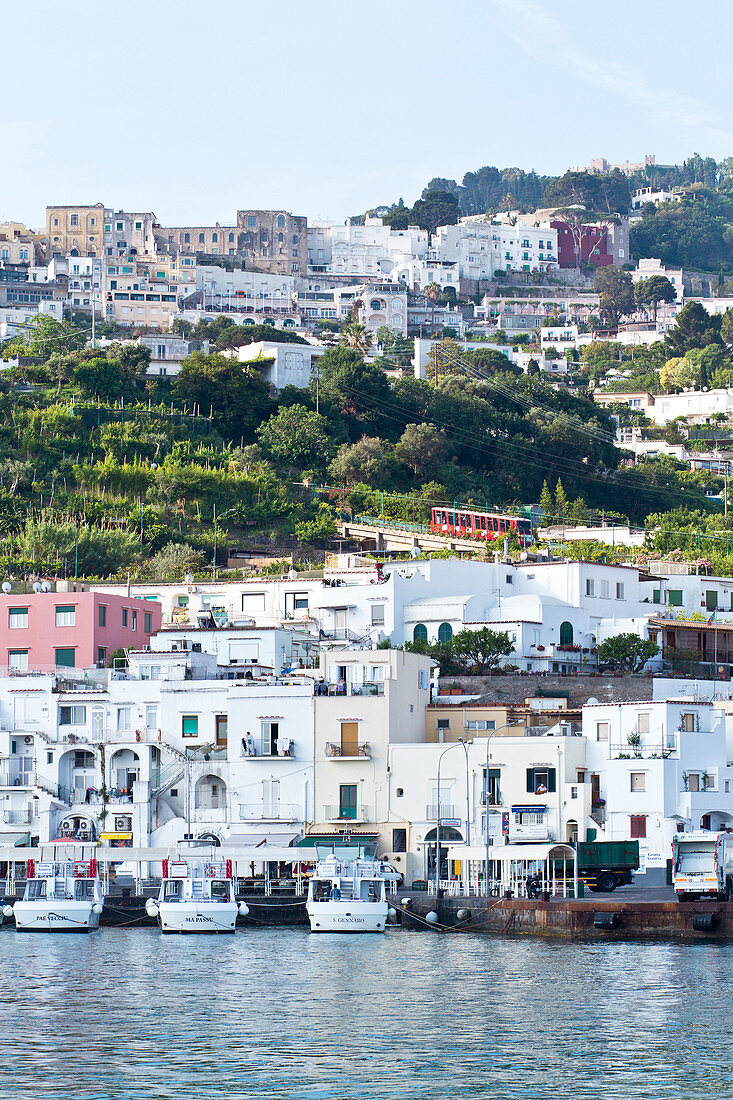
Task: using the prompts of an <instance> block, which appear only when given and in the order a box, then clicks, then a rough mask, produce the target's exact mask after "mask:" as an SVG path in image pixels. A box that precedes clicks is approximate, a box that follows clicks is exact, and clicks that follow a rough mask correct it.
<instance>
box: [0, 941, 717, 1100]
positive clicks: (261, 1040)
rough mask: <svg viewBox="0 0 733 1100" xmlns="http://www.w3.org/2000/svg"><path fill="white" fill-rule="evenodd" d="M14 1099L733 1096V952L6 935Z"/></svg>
mask: <svg viewBox="0 0 733 1100" xmlns="http://www.w3.org/2000/svg"><path fill="white" fill-rule="evenodd" d="M0 974H1V975H2V978H1V979H0V989H1V996H2V1011H1V1014H0V1020H1V1021H2V1023H1V1024H0V1027H1V1028H2V1052H3V1054H2V1073H1V1074H0V1097H2V1100H5V1098H10V1097H13V1100H25V1098H26V1097H29V1098H32V1100H44V1098H46V1097H52V1098H54V1100H55V1098H63V1100H111V1098H115V1100H142V1098H145V1100H148V1098H156V1100H157V1098H169V1097H171V1098H172V1097H177V1098H185V1100H189V1098H195V1100H209V1098H212V1100H214V1098H215V1100H224V1098H226V1100H239V1098H240V1097H260V1096H262V1097H272V1098H274V1100H280V1098H287V1100H331V1098H334V1100H352V1098H353V1100H372V1098H374V1100H377V1098H382V1097H384V1098H391V1097H397V1098H399V1100H445V1098H450V1100H464V1098H471V1100H475V1098H477V1097H479V1098H480V1097H493V1098H496V1100H513V1098H515V1097H521V1098H532V1100H544V1098H545V1097H547V1098H550V1097H578V1098H586V1097H587V1098H591V1097H603V1098H604V1100H606V1098H609V1097H612V1098H615V1097H619V1098H621V1097H623V1098H624V1100H626V1098H630V1097H634V1098H650V1100H659V1098H665V1097H679V1098H684V1100H697V1098H705V1100H709V1098H711V1097H718V1096H720V1097H733V1053H732V1048H731V1043H730V1040H729V1037H728V1032H729V1029H730V1019H731V1005H732V1004H733V977H732V975H733V947H727V946H722V947H721V946H718V945H706V944H694V945H667V944H646V943H634V944H626V943H608V944H605V943H597V942H590V943H575V944H567V943H555V942H546V941H536V940H528V939H526V940H525V939H523V940H505V939H498V938H497V939H495V938H491V937H488V936H486V937H484V936H478V935H452V936H439V935H435V934H429V933H409V932H400V931H393V932H390V933H389V934H387V935H384V936H373V937H359V936H335V935H325V936H311V935H310V934H309V933H308V932H307V931H305V930H300V929H258V930H251V929H248V930H247V931H245V932H238V933H237V935H236V936H235V937H227V938H223V937H222V938H209V937H206V936H199V937H196V936H189V937H181V938H178V937H162V936H161V935H160V934H159V933H158V932H156V931H153V930H140V929H135V930H115V929H102V930H101V931H99V932H96V933H93V934H91V935H90V936H64V935H58V934H57V935H53V934H49V935H39V936H30V935H18V934H16V933H15V932H14V931H12V930H10V929H6V930H3V931H2V932H0Z"/></svg>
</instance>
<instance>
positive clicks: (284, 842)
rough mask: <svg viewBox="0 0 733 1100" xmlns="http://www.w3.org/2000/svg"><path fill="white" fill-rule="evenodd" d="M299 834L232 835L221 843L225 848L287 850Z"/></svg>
mask: <svg viewBox="0 0 733 1100" xmlns="http://www.w3.org/2000/svg"><path fill="white" fill-rule="evenodd" d="M299 836H300V833H299V832H298V833H232V834H231V836H229V837H227V838H226V840H224V841H223V842H222V847H226V848H273V847H275V848H287V847H289V846H290V845H291V844H292V843H293V841H294V840H297V839H298V837H299Z"/></svg>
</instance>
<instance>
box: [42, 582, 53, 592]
mask: <svg viewBox="0 0 733 1100" xmlns="http://www.w3.org/2000/svg"><path fill="white" fill-rule="evenodd" d="M41 591H42V592H50V591H51V582H50V581H44V582H43V584H42V585H41Z"/></svg>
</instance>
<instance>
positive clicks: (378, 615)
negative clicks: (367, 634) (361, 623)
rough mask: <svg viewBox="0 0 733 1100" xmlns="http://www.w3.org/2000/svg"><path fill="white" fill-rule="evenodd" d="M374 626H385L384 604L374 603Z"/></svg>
mask: <svg viewBox="0 0 733 1100" xmlns="http://www.w3.org/2000/svg"><path fill="white" fill-rule="evenodd" d="M372 626H384V604H383V603H373V604H372Z"/></svg>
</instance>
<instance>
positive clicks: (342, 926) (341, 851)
mask: <svg viewBox="0 0 733 1100" xmlns="http://www.w3.org/2000/svg"><path fill="white" fill-rule="evenodd" d="M316 854H317V856H318V863H317V865H316V869H315V872H314V874H313V877H312V878H311V881H310V883H309V886H308V901H307V903H306V911H307V913H308V919H309V921H310V927H311V932H384V930H385V928H386V927H387V921H388V916H389V906H388V904H387V890H386V884H387V878H386V877H385V874H384V871H383V867H382V864H381V863H380V862H379V861H378V860H376V859H374V858H371V856H367V855H366V854H365V850H364V849H363V848H362V847H360V846H358V845H354V846H346V847H342V848H335V847H334V848H331V849H329V850H326V849H324V848H322V847H320V846H318V845H317V846H316Z"/></svg>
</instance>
